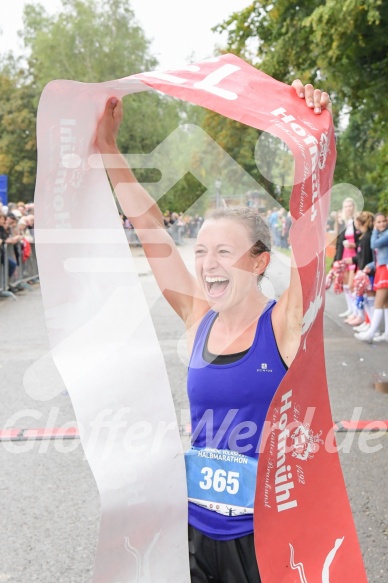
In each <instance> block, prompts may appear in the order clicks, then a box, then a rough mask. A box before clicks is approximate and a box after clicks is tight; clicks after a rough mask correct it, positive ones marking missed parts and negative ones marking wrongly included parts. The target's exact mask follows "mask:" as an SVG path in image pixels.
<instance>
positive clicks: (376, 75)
mask: <svg viewBox="0 0 388 583" xmlns="http://www.w3.org/2000/svg"><path fill="white" fill-rule="evenodd" d="M216 30H218V31H220V32H221V31H227V33H228V45H227V50H228V51H231V52H235V53H237V54H239V55H241V56H242V57H243V58H245V59H247V60H251V61H252V62H253V63H254V64H255V65H256V66H258V67H259V68H260V69H261V70H262V71H264V72H266V73H268V74H269V75H271V76H273V77H274V78H276V79H279V80H281V81H285V82H291V81H292V79H294V78H296V77H299V78H300V79H302V80H303V81H304V82H312V83H314V84H316V85H318V86H322V87H324V88H325V89H326V90H328V91H329V92H330V94H331V97H332V99H333V101H334V112H335V121H336V122H337V123H338V122H339V120H340V114H342V118H343V112H344V111H347V112H349V114H350V116H349V123H348V125H347V127H346V129H344V130H339V134H340V137H339V143H338V146H339V148H338V154H339V155H338V165H337V170H336V174H335V180H336V181H337V182H349V183H352V184H354V185H356V186H357V187H358V188H360V189H361V190H362V191H363V193H364V196H365V195H366V196H367V200H366V206H367V207H368V208H371V210H376V208H377V206H378V205H379V204H380V207H381V208H382V207H383V206H384V205H385V204H386V201H387V199H388V186H387V184H388V183H387V178H388V176H387V170H386V168H387V164H386V162H387V137H388V136H387V124H386V95H387V93H388V75H387V65H388V3H387V2H386V1H385V0H346V1H344V2H338V1H337V0H326V1H324V2H322V1H321V0H300V1H296V0H277V1H276V2H273V0H260V1H254V2H252V3H251V4H250V5H249V6H248V7H247V8H246V9H244V10H242V11H241V12H238V13H235V14H233V15H232V16H231V17H230V18H229V19H227V20H226V21H225V22H223V23H221V24H220V25H219V26H218V27H216ZM384 201H385V202H384Z"/></svg>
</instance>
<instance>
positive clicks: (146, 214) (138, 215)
mask: <svg viewBox="0 0 388 583" xmlns="http://www.w3.org/2000/svg"><path fill="white" fill-rule="evenodd" d="M122 119H123V105H122V102H121V101H120V100H119V99H117V98H116V97H111V98H110V99H109V100H108V101H107V102H106V104H105V109H104V112H103V114H102V116H101V118H100V120H99V122H98V124H97V129H96V135H95V144H96V146H97V148H98V150H99V151H100V153H101V156H102V159H103V162H104V165H105V169H106V172H107V174H108V177H109V180H110V182H111V185H112V187H113V189H114V191H115V193H116V196H117V198H118V200H119V203H120V206H121V209H122V211H123V213H124V214H125V216H126V217H128V219H129V220H130V222H131V223H132V225H133V227H134V228H135V230H136V233H137V235H138V237H139V239H140V241H141V243H142V246H143V249H144V253H145V255H146V257H147V259H148V261H149V263H150V266H151V269H152V271H153V273H154V275H155V278H156V281H157V283H158V285H159V287H160V289H161V291H162V293H163V295H164V296H165V298H166V299H167V301H168V302H169V304H170V305H171V306H172V308H173V309H174V310H175V311H176V312H177V314H178V315H179V316H180V317H181V318H182V319H183V320H184V321H185V322H188V323H190V319H191V313H192V310H193V303H194V298H198V297H200V296H201V293H200V289H199V286H198V284H197V281H196V279H195V277H194V276H192V275H191V274H190V272H189V271H188V269H187V267H186V265H185V264H184V262H183V260H182V258H181V256H180V254H179V252H178V249H177V248H176V246H175V243H174V242H173V240H172V238H171V237H170V235H169V234H168V232H167V231H166V229H165V227H164V222H163V216H162V213H161V211H160V209H159V207H158V205H157V204H156V202H155V201H154V199H153V198H152V197H151V196H150V195H149V194H148V192H147V191H146V190H145V189H144V188H143V187H142V186H141V184H139V183H138V181H137V180H136V178H135V176H134V175H133V173H132V171H131V170H130V168H129V167H128V164H127V162H126V160H125V158H124V156H123V155H122V154H121V153H120V150H119V148H118V146H117V136H118V132H119V128H120V125H121V121H122Z"/></svg>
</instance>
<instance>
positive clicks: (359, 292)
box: [327, 198, 388, 343]
mask: <svg viewBox="0 0 388 583" xmlns="http://www.w3.org/2000/svg"><path fill="white" fill-rule="evenodd" d="M334 231H335V232H336V234H337V239H336V252H335V256H334V261H333V266H332V269H331V271H330V272H329V274H328V278H327V287H330V285H331V283H332V282H334V291H335V292H336V293H343V296H344V298H345V301H346V309H345V310H344V311H343V312H342V313H341V314H339V317H340V318H344V319H345V322H346V324H348V325H349V326H351V327H353V330H354V336H355V338H356V339H357V340H360V341H363V342H368V343H371V342H388V221H387V216H386V215H385V214H384V213H380V212H378V213H376V214H375V215H373V214H372V213H371V212H369V211H362V212H357V208H356V204H355V201H354V200H353V199H352V198H345V200H344V201H343V204H342V209H341V211H339V212H338V213H337V216H336V220H335V224H334Z"/></svg>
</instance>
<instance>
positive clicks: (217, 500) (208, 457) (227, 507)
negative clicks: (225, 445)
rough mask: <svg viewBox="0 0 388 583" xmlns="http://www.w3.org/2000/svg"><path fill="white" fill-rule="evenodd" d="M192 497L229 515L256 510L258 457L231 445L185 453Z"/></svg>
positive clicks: (195, 449)
mask: <svg viewBox="0 0 388 583" xmlns="http://www.w3.org/2000/svg"><path fill="white" fill-rule="evenodd" d="M185 462H186V478H187V490H188V496H189V501H190V502H194V504H198V505H199V506H202V507H204V508H207V509H208V510H213V511H214V512H219V513H220V514H225V515H226V516H241V515H242V514H253V504H254V498H255V488H256V474H257V460H256V459H255V458H252V457H249V456H246V455H244V454H241V453H237V452H235V451H231V450H229V449H211V448H204V449H200V448H197V447H192V448H191V449H190V450H188V451H187V452H186V453H185Z"/></svg>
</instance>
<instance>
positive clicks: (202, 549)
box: [189, 525, 261, 583]
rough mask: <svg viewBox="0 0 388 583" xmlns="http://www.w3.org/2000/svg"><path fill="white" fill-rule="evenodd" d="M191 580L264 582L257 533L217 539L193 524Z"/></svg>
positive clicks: (190, 537)
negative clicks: (258, 553)
mask: <svg viewBox="0 0 388 583" xmlns="http://www.w3.org/2000/svg"><path fill="white" fill-rule="evenodd" d="M189 555H190V573H191V583H261V579H260V575H259V569H258V567H257V562H256V555H255V545H254V542H253V534H250V535H248V536H243V537H241V538H236V539H232V540H225V541H224V540H214V539H212V538H209V537H207V536H205V535H204V534H202V533H201V532H200V531H199V530H197V529H196V528H194V527H193V526H190V525H189Z"/></svg>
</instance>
